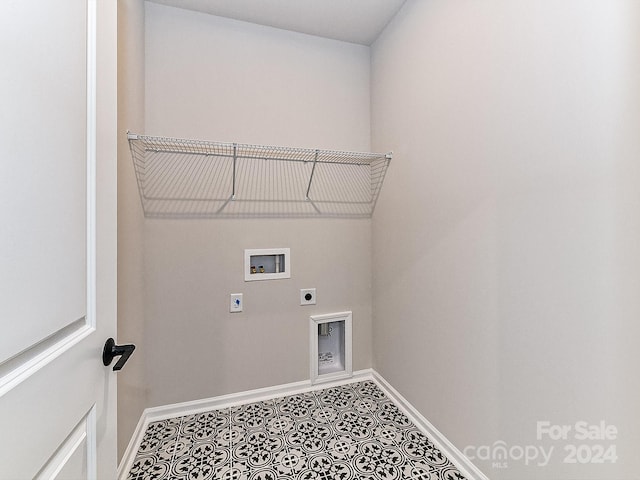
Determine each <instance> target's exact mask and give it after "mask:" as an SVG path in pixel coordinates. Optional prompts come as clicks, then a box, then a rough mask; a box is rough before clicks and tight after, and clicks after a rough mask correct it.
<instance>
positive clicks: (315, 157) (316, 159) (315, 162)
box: [304, 149, 319, 200]
mask: <svg viewBox="0 0 640 480" xmlns="http://www.w3.org/2000/svg"><path fill="white" fill-rule="evenodd" d="M318 151H319V150H318V149H316V153H315V156H314V158H313V168H312V169H311V176H310V177H309V185H308V186H307V193H306V194H305V196H304V199H305V200H309V191H310V190H311V182H312V181H313V174H314V173H315V171H316V165H317V164H318Z"/></svg>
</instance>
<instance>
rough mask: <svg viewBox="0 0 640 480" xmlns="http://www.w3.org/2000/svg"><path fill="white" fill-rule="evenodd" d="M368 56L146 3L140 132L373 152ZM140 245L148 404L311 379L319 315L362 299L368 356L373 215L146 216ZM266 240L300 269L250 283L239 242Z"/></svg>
mask: <svg viewBox="0 0 640 480" xmlns="http://www.w3.org/2000/svg"><path fill="white" fill-rule="evenodd" d="M369 67H370V65H369V49H368V48H367V47H362V46H357V45H353V44H347V43H343V42H337V41H332V40H326V39H320V38H317V37H312V36H307V35H302V34H297V33H291V32H285V31H281V30H276V29H273V28H267V27H259V26H256V25H252V24H247V23H242V22H238V21H233V20H227V19H222V18H218V17H214V16H210V15H205V14H200V13H195V12H190V11H185V10H180V9H175V8H169V7H165V6H160V5H156V4H151V3H148V4H147V5H146V66H145V68H146V83H145V90H146V100H145V104H146V110H145V112H146V113H145V128H146V132H145V133H147V134H150V135H166V136H175V137H184V138H197V139H209V140H219V141H231V142H240V143H266V144H275V145H291V146H302V147H311V148H332V149H346V150H365V151H366V150H369V147H370V124H369V118H370V110H369V80H370V78H369ZM144 242H145V243H144V245H145V247H144V248H145V276H144V282H145V289H146V290H145V295H144V298H145V322H146V324H145V337H146V340H145V341H146V342H147V343H146V344H147V345H149V348H148V349H147V350H146V351H145V352H144V353H143V355H144V358H145V360H146V363H147V365H146V378H145V382H146V385H147V387H148V405H149V406H153V405H161V404H167V403H172V402H178V401H188V400H194V399H197V398H204V397H211V396H215V395H222V394H226V393H230V392H237V391H242V390H247V389H252V388H259V387H265V386H270V385H277V384H281V383H286V382H293V381H298V380H303V379H307V378H309V365H308V363H309V353H308V351H309V345H308V317H309V315H311V314H314V313H330V312H337V311H342V310H353V336H354V346H353V352H354V359H353V360H354V369H362V368H368V367H370V366H371V262H370V256H371V221H370V220H355V221H354V220H332V219H326V220H294V219H277V220H275V219H274V220H167V219H147V220H145V222H144ZM270 247H290V248H291V255H292V278H291V279H289V280H277V281H270V282H250V283H245V282H244V275H243V268H244V265H243V250H244V249H245V248H270ZM307 287H316V288H317V289H318V290H317V292H318V294H317V298H318V304H317V305H316V306H313V307H301V306H299V289H300V288H307ZM237 292H242V293H244V303H245V311H244V312H243V313H240V314H230V313H228V308H229V294H230V293H237Z"/></svg>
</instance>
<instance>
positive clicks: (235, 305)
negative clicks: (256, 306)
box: [229, 293, 244, 313]
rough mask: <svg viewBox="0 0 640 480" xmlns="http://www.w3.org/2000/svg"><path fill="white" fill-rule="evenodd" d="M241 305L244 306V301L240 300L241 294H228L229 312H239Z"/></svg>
mask: <svg viewBox="0 0 640 480" xmlns="http://www.w3.org/2000/svg"><path fill="white" fill-rule="evenodd" d="M242 307H244V302H243V301H242V294H241V293H232V294H231V295H230V296H229V312H230V313H237V312H241V311H242Z"/></svg>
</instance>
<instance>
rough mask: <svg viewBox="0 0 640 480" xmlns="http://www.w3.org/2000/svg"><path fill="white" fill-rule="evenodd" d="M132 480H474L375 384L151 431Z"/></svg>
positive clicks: (175, 421) (154, 426) (164, 424)
mask: <svg viewBox="0 0 640 480" xmlns="http://www.w3.org/2000/svg"><path fill="white" fill-rule="evenodd" d="M127 478H128V480H209V479H215V480H335V479H337V480H374V479H375V480H405V479H406V480H465V478H464V477H463V476H462V474H461V473H460V472H459V471H458V470H457V469H456V468H455V466H454V465H453V464H452V463H451V462H450V461H449V460H448V459H447V458H446V457H445V456H444V455H443V454H442V453H441V452H440V451H439V450H438V449H437V448H436V447H435V446H434V445H433V443H431V441H430V440H429V439H428V438H427V437H426V436H425V435H424V434H423V433H422V432H420V430H418V428H417V427H416V426H415V425H414V424H413V423H412V422H411V421H410V420H409V418H407V416H406V415H404V414H403V413H402V411H400V409H398V407H397V406H396V405H395V404H394V403H393V402H391V401H390V400H389V399H388V398H387V397H386V396H385V395H384V393H383V392H382V391H381V390H380V389H379V388H378V387H377V386H376V385H375V383H373V382H371V381H365V382H357V383H351V384H347V385H342V386H339V387H333V388H327V389H324V390H317V391H314V392H308V393H302V394H298V395H291V396H287V397H281V398H276V399H273V400H268V401H264V402H257V403H251V404H247V405H241V406H237V407H231V408H224V409H219V410H212V411H208V412H204V413H199V414H196V415H189V416H185V417H179V418H172V419H169V420H162V421H159V422H154V423H151V424H149V426H148V428H147V430H146V432H145V435H144V438H143V440H142V442H141V444H140V448H139V449H138V452H137V454H136V458H135V460H134V463H133V467H132V468H131V471H130V472H129V476H128V477H127Z"/></svg>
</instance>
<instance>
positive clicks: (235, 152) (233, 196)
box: [231, 143, 238, 200]
mask: <svg viewBox="0 0 640 480" xmlns="http://www.w3.org/2000/svg"><path fill="white" fill-rule="evenodd" d="M237 159H238V144H237V143H234V144H233V186H232V187H231V188H232V190H231V200H235V199H236V160H237Z"/></svg>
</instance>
